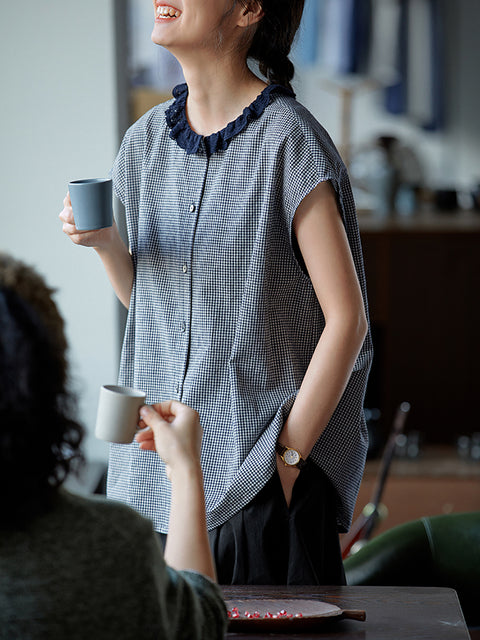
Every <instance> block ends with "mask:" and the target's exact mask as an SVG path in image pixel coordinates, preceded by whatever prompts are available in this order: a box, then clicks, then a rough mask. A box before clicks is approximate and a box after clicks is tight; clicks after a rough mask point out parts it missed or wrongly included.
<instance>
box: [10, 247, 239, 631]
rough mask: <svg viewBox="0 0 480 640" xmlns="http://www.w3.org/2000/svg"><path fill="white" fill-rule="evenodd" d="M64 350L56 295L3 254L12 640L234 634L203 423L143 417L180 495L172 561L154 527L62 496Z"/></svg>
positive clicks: (107, 505)
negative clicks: (203, 463) (217, 553)
mask: <svg viewBox="0 0 480 640" xmlns="http://www.w3.org/2000/svg"><path fill="white" fill-rule="evenodd" d="M65 352H66V342H65V336H64V332H63V321H62V319H61V317H60V315H59V313H58V311H57V308H56V306H55V303H54V301H53V299H52V290H51V289H49V288H48V287H47V286H46V285H45V283H44V281H43V280H42V278H41V277H40V276H39V275H37V274H36V273H35V272H34V271H33V270H32V269H30V268H29V267H27V266H26V265H24V264H23V263H21V262H18V261H15V260H13V259H12V258H10V257H9V256H7V255H5V254H2V253H0V389H1V391H0V480H1V483H2V486H3V487H4V488H5V487H6V488H7V490H4V491H3V493H2V496H3V500H2V520H1V525H0V638H1V639H5V640H7V639H8V640H12V638H29V639H32V640H35V639H36V638H86V637H91V638H99V639H104V638H105V639H106V638H112V639H113V638H115V639H118V638H132V639H134V638H135V639H137V638H152V639H153V638H155V639H159V638H199V639H200V638H205V639H207V638H208V639H209V640H210V638H223V635H224V631H225V625H226V611H225V606H224V604H223V601H222V597H221V594H220V592H219V590H218V587H217V586H216V585H215V584H214V580H215V570H214V566H213V563H212V557H211V553H210V548H209V543H208V536H207V530H206V526H205V509H204V501H203V490H202V476H201V468H200V463H199V444H200V438H201V429H200V424H199V421H198V415H197V414H196V413H195V412H194V411H193V410H192V409H190V408H188V407H185V406H184V405H181V404H180V403H176V402H171V403H169V402H166V403H163V404H162V405H157V406H156V407H155V409H156V411H155V410H154V408H152V407H143V408H142V419H143V422H144V426H147V425H148V428H146V429H144V430H142V431H141V432H139V434H138V435H137V438H138V441H139V446H140V447H141V448H142V449H146V450H150V451H155V447H156V449H157V451H158V452H159V453H160V454H161V455H162V456H163V459H164V461H165V463H166V464H167V465H168V467H169V474H170V478H171V481H172V487H173V498H172V514H171V532H172V535H173V536H174V538H173V539H172V540H169V541H168V542H167V548H166V552H165V560H166V561H167V563H169V565H170V566H166V564H165V560H164V559H163V555H162V551H161V547H160V545H159V542H158V536H156V534H155V533H154V531H153V528H152V523H151V522H150V521H148V520H146V519H144V518H143V517H141V516H140V515H139V514H137V513H136V512H135V511H133V510H132V509H130V508H128V507H126V506H125V505H121V504H118V503H115V502H108V501H107V500H105V499H104V498H93V497H92V498H83V497H80V496H76V495H73V494H70V493H69V492H67V491H66V490H65V489H63V488H62V482H63V480H64V479H65V477H66V475H67V473H68V471H69V469H70V467H73V466H75V465H76V464H78V462H79V461H80V460H81V454H80V442H81V439H82V429H81V427H80V426H79V424H78V423H77V422H76V421H75V420H74V419H73V418H72V415H73V413H74V406H73V403H72V397H71V396H70V395H69V393H68V392H67V388H66V382H67V369H66V360H65ZM154 455H157V454H156V453H155V454H154ZM187 569H189V570H190V571H186V570H187ZM200 572H202V573H203V574H205V575H202V574H201V573H200ZM205 576H208V577H205Z"/></svg>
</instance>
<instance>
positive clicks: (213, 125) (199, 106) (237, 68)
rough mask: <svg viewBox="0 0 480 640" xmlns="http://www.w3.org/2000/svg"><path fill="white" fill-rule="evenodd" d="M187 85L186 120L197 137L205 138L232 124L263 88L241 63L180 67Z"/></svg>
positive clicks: (243, 62)
mask: <svg viewBox="0 0 480 640" xmlns="http://www.w3.org/2000/svg"><path fill="white" fill-rule="evenodd" d="M182 68H183V73H184V77H185V81H186V83H187V85H188V98H187V118H188V121H189V124H190V126H191V128H192V129H193V130H194V131H195V132H196V133H198V134H200V135H204V136H208V135H211V134H212V133H216V132H217V131H221V130H222V129H223V128H225V127H226V126H227V124H228V123H229V122H233V121H234V120H235V119H236V118H238V116H239V115H240V114H241V113H242V111H243V110H244V109H245V107H248V105H250V104H251V103H252V102H253V101H254V100H255V98H256V97H257V96H258V94H259V93H261V92H262V90H263V89H264V88H265V87H266V84H265V82H263V81H262V80H260V78H258V77H257V76H256V75H255V74H253V73H252V72H251V71H250V69H249V68H248V67H247V64H246V62H245V61H244V60H241V61H232V60H231V59H228V60H224V61H223V64H222V61H219V60H218V59H216V60H215V61H214V63H213V64H211V65H205V64H201V65H200V64H198V63H197V62H194V63H192V64H183V65H182Z"/></svg>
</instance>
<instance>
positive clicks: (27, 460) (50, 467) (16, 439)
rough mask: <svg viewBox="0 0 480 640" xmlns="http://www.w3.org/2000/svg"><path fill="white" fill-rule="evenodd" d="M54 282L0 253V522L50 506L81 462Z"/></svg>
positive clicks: (23, 518)
mask: <svg viewBox="0 0 480 640" xmlns="http://www.w3.org/2000/svg"><path fill="white" fill-rule="evenodd" d="M53 293H54V292H53V290H52V289H50V288H49V287H47V285H46V284H45V282H44V280H43V279H42V278H41V276H40V275H38V274H37V273H36V272H35V271H34V270H33V269H32V268H31V267H29V266H27V265H25V264H24V263H22V262H20V261H17V260H15V259H13V258H12V257H10V256H8V255H6V254H4V253H0V483H1V485H2V486H3V487H6V486H8V487H9V489H8V491H4V493H3V495H4V500H3V505H2V511H3V515H4V516H5V518H2V520H3V521H4V524H5V526H8V525H10V526H18V525H23V524H25V523H26V522H28V521H29V520H30V519H31V518H33V517H34V516H35V515H37V514H39V513H43V512H45V511H46V510H48V508H49V505H50V503H51V500H52V498H53V496H54V495H55V493H56V490H57V489H58V487H60V485H61V484H62V482H63V481H64V480H65V478H66V476H67V475H68V472H69V470H70V468H71V466H76V465H79V464H81V462H83V456H82V453H81V450H80V444H81V441H82V438H83V428H82V427H81V426H80V424H79V423H78V422H76V421H75V420H74V419H73V418H72V416H73V415H75V411H76V401H75V398H74V397H73V395H72V394H71V393H70V392H69V391H68V389H67V380H68V371H67V362H66V350H67V343H66V339H65V334H64V328H63V320H62V318H61V316H60V314H59V312H58V309H57V307H56V305H55V302H54V301H53V298H52V294H53Z"/></svg>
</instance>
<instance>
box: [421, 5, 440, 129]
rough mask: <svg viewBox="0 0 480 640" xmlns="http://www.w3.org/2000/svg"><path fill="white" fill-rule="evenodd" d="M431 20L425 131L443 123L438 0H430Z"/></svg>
mask: <svg viewBox="0 0 480 640" xmlns="http://www.w3.org/2000/svg"><path fill="white" fill-rule="evenodd" d="M430 5H431V20H432V41H431V47H432V49H431V56H432V62H433V65H432V95H431V101H432V109H431V112H432V119H431V120H430V122H425V123H424V124H423V128H424V129H426V130H427V131H437V130H439V129H442V128H443V127H444V125H445V91H444V68H445V67H444V57H443V47H444V33H443V22H442V16H441V8H440V3H439V0H430Z"/></svg>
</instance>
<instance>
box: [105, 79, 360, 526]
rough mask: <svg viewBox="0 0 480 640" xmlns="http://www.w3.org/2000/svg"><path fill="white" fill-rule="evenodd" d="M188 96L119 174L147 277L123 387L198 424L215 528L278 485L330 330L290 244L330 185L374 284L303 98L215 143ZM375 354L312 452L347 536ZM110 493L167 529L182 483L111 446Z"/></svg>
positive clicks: (158, 116)
mask: <svg viewBox="0 0 480 640" xmlns="http://www.w3.org/2000/svg"><path fill="white" fill-rule="evenodd" d="M187 91H188V90H187V87H186V85H181V86H179V87H177V88H176V90H175V91H174V96H175V97H174V99H173V100H170V101H169V102H167V103H165V104H161V105H158V106H156V107H154V108H153V109H152V110H151V111H149V112H148V113H147V114H145V115H144V116H143V117H142V118H140V120H138V121H137V122H136V123H135V124H134V125H133V126H132V127H131V128H130V129H129V130H128V132H127V133H126V135H125V137H124V140H123V142H122V145H121V148H120V151H119V154H118V156H117V159H116V161H115V164H114V167H113V170H112V177H113V181H114V188H115V192H116V194H117V195H118V197H119V198H120V199H121V201H122V202H123V204H124V206H125V210H126V219H127V228H128V238H129V245H130V251H131V253H132V259H133V263H134V270H135V278H134V286H133V291H132V296H131V301H130V307H129V313H128V319H127V326H126V332H125V338H124V344H123V350H122V356H121V365H120V376H119V382H120V384H126V385H130V386H135V387H136V388H139V389H143V390H145V391H146V392H147V402H159V401H162V400H165V399H169V398H175V399H178V400H181V401H182V402H184V403H186V404H188V405H190V406H192V407H194V408H195V409H196V410H197V411H198V412H199V413H200V418H201V422H202V425H203V428H204V435H203V444H202V467H203V472H204V482H205V499H206V507H207V521H208V527H209V528H210V529H211V528H214V527H216V526H218V525H221V524H223V523H224V522H225V521H226V520H228V519H229V518H230V517H231V516H232V515H233V514H235V513H236V512H238V511H239V510H240V509H242V507H244V506H245V505H246V504H247V503H248V502H249V501H250V500H251V499H252V498H253V497H254V496H255V495H256V494H257V492H258V491H259V490H260V489H261V488H262V486H263V485H264V484H265V483H266V482H267V480H268V479H269V477H270V476H271V475H272V473H273V472H274V469H275V464H276V462H275V453H274V448H275V442H276V440H277V436H278V433H279V432H280V430H281V428H282V425H283V423H284V420H285V419H286V416H287V415H288V412H289V410H290V408H291V406H292V404H293V402H294V399H295V397H296V393H297V391H298V389H299V387H300V384H301V382H302V379H303V376H304V374H305V371H306V369H307V366H308V364H309V361H310V358H311V356H312V354H313V351H314V349H315V346H316V344H317V342H318V340H319V338H320V335H321V333H322V330H323V328H324V324H325V321H324V317H323V314H322V309H321V308H320V306H319V304H318V301H317V299H316V296H315V293H314V290H313V287H312V283H311V281H310V279H309V277H308V275H307V273H306V272H305V270H304V268H303V267H302V260H301V256H300V255H299V252H298V249H297V248H296V246H295V238H294V236H292V221H293V218H294V215H295V211H296V210H297V207H298V205H299V203H300V202H301V201H302V200H303V198H304V197H305V196H306V195H307V194H308V193H309V192H310V191H311V190H312V189H313V188H314V187H315V186H316V185H317V184H318V183H320V182H322V181H325V180H330V181H331V183H332V185H333V187H334V188H335V191H336V193H337V196H338V202H339V208H340V210H341V214H342V218H343V222H344V224H345V228H346V231H347V235H348V239H349V242H350V247H351V251H352V254H353V258H354V261H355V265H356V269H357V273H358V277H359V280H360V284H361V287H362V290H363V294H364V296H365V279H364V272H363V263H362V255H361V247H360V241H359V233H358V226H357V220H356V214H355V206H354V201H353V197H352V193H351V189H350V184H349V180H348V177H347V173H346V169H345V167H344V165H343V163H342V161H341V159H340V157H339V155H338V153H337V151H336V149H335V147H334V145H333V143H332V141H331V139H330V138H329V136H328V134H327V133H326V132H325V130H324V129H323V128H322V127H321V125H320V124H319V123H318V122H317V121H316V120H315V119H314V117H313V116H312V115H311V114H310V113H309V112H308V111H307V110H306V109H305V108H304V107H303V106H301V105H300V104H299V103H298V102H297V101H296V100H295V98H294V96H293V94H291V93H290V92H288V91H287V90H285V89H282V88H281V87H278V86H270V87H267V89H265V90H264V91H263V93H262V94H260V96H259V97H258V98H257V99H256V100H255V102H254V103H253V104H252V105H250V107H248V108H247V109H245V111H244V112H243V114H242V115H241V116H240V117H239V118H238V119H237V120H236V121H235V122H233V123H231V124H230V125H228V126H227V127H226V129H224V130H223V131H221V132H219V133H218V134H214V135H213V136H209V137H205V138H204V137H201V136H199V135H197V134H196V133H195V132H194V131H192V130H191V128H190V127H189V124H188V122H187V120H186V117H185V101H186V96H187ZM365 303H366V300H365ZM371 355H372V349H371V341H370V336H367V339H366V340H365V343H364V345H363V348H362V350H361V353H360V355H359V357H358V359H357V362H356V364H355V367H354V371H353V373H352V375H351V378H350V381H349V383H348V386H347V389H346V390H345V392H344V394H343V397H342V399H341V400H340V403H339V405H338V407H337V409H336V411H335V413H334V415H333V417H332V418H331V420H330V422H329V424H328V426H327V428H326V429H325V431H324V432H323V434H322V436H321V437H320V439H319V441H318V442H317V444H316V445H315V447H314V449H313V451H312V453H311V459H312V460H313V461H314V462H315V463H316V464H318V465H319V466H320V467H321V468H322V469H323V470H324V471H325V472H326V474H327V475H328V476H329V478H330V479H331V481H332V483H333V485H334V486H335V488H336V491H337V495H338V518H337V519H338V524H339V528H340V530H345V529H346V528H348V526H349V523H350V521H351V516H352V511H353V507H354V503H355V499H356V496H357V492H358V487H359V484H360V480H361V477H362V473H363V467H364V462H365V455H366V449H367V433H366V428H365V420H364V415H363V399H364V392H365V386H366V381H367V376H368V371H369V368H370V362H371ZM107 492H108V496H109V497H110V498H113V499H117V500H120V501H123V502H126V503H128V504H130V505H131V506H133V507H134V508H135V509H137V510H138V511H139V512H140V513H142V514H143V515H145V516H147V517H149V518H151V519H152V520H153V522H154V525H155V528H156V529H157V530H158V531H162V532H166V531H168V513H169V507H170V483H169V481H168V479H167V478H166V475H165V468H164V465H163V463H162V461H161V460H160V458H159V456H158V455H157V454H156V453H154V452H145V451H140V450H139V448H138V445H137V444H136V443H133V444H131V445H112V446H111V452H110V464H109V475H108V483H107Z"/></svg>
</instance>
